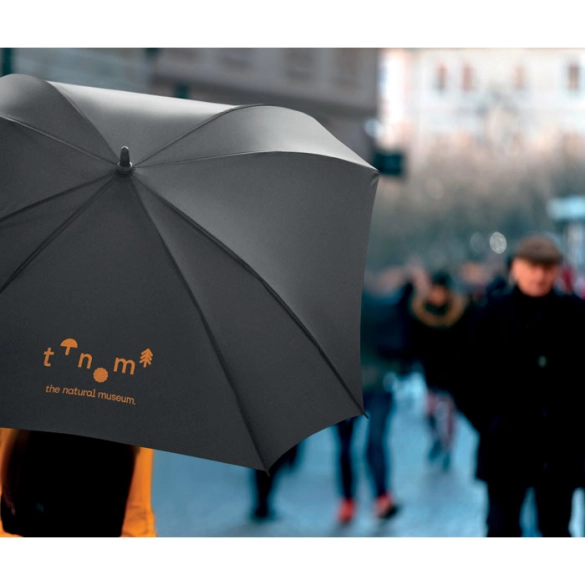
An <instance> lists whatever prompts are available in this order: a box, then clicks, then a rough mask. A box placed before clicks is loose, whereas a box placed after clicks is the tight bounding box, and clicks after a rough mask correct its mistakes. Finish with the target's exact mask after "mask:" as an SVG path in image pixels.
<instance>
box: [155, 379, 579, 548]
mask: <svg viewBox="0 0 585 585" xmlns="http://www.w3.org/2000/svg"><path fill="white" fill-rule="evenodd" d="M423 399H424V386H423V385H422V381H421V379H420V378H418V377H416V376H415V377H413V378H412V379H411V380H410V381H409V383H408V384H406V385H404V387H402V388H401V389H400V391H399V392H398V395H397V400H396V403H397V404H396V409H395V411H394V413H393V415H392V419H391V429H390V434H389V444H390V449H391V453H392V465H393V472H392V481H393V485H394V491H395V494H396V497H397V499H398V500H399V501H400V503H401V504H402V505H403V510H402V512H401V513H400V514H399V515H397V516H396V517H395V518H393V519H391V520H387V521H379V520H377V519H375V518H374V517H373V513H372V506H373V497H372V492H371V486H370V483H369V478H368V477H367V476H366V475H365V468H364V463H363V456H362V454H363V451H364V449H363V446H364V439H365V430H366V424H367V423H366V421H365V420H364V419H362V420H360V424H359V426H358V429H357V436H356V449H355V454H356V455H357V457H356V461H357V462H358V463H359V480H358V513H357V516H356V519H355V520H354V522H353V523H351V524H350V525H349V526H347V527H340V526H338V525H337V523H336V522H335V514H336V510H337V505H338V494H337V484H336V475H335V473H336V469H335V453H336V444H335V436H334V433H333V430H332V429H326V430H324V431H322V432H320V433H318V434H316V435H314V436H312V437H310V438H309V439H307V440H306V441H305V442H304V443H303V444H302V451H301V453H300V460H299V465H298V467H297V468H296V469H294V470H286V471H283V473H282V474H281V475H280V476H279V477H278V478H277V482H278V483H277V486H276V490H275V496H274V507H275V508H276V512H277V518H276V519H274V520H271V521H265V522H262V523H257V522H252V521H250V519H249V513H250V508H251V505H252V472H251V471H250V470H248V469H244V468H240V467H236V466H231V465H226V464H221V463H216V462H213V461H205V460H202V459H196V458H192V457H186V456H182V455H175V454H170V453H164V452H157V453H156V459H155V474H154V485H153V505H154V508H155V513H156V516H157V530H158V533H159V536H161V537H164V536H170V537H172V536H205V537H211V536H269V537H276V536H313V537H316V536H402V537H425V536H428V537H446V536H462V537H475V536H482V535H483V533H484V526H483V517H484V506H485V502H484V497H485V496H484V488H483V484H481V483H479V482H477V481H475V480H474V479H473V465H474V455H475V446H476V436H475V433H474V431H473V430H472V429H471V428H470V427H469V426H468V425H467V424H466V421H465V420H464V419H460V420H459V425H458V429H457V440H456V446H455V450H454V455H453V462H452V467H451V470H450V471H449V472H443V471H442V470H441V469H439V468H436V467H432V466H430V465H429V464H428V463H427V461H426V459H425V456H426V452H427V450H428V436H427V429H426V427H425V421H424V418H423V405H424V401H423ZM582 499H583V494H582V493H581V492H577V494H576V496H575V511H574V515H573V522H572V530H573V534H574V535H575V536H582V527H583V524H584V521H583V518H582V517H583V505H582ZM524 524H525V526H526V528H527V530H528V531H529V533H530V534H533V533H534V532H533V531H534V518H533V514H532V513H531V508H530V505H528V504H527V505H526V507H525V514H524Z"/></svg>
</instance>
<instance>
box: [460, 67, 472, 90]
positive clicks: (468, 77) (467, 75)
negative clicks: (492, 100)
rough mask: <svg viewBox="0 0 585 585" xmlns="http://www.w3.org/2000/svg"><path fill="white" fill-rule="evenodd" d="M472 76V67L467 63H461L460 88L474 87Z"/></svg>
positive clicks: (468, 88) (470, 88)
mask: <svg viewBox="0 0 585 585" xmlns="http://www.w3.org/2000/svg"><path fill="white" fill-rule="evenodd" d="M474 82H475V79H474V76H473V68H472V67H471V65H469V64H467V63H466V64H465V65H463V71H462V76H461V89H462V90H463V91H472V90H473V89H474Z"/></svg>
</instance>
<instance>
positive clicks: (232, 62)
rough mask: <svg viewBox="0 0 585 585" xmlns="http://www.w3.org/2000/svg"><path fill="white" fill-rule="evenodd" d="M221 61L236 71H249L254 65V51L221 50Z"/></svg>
mask: <svg viewBox="0 0 585 585" xmlns="http://www.w3.org/2000/svg"><path fill="white" fill-rule="evenodd" d="M219 51H220V56H221V60H222V61H223V62H224V63H225V64H226V65H227V66H228V67H233V68H235V69H247V68H248V67H250V66H251V65H252V61H253V59H254V49H219Z"/></svg>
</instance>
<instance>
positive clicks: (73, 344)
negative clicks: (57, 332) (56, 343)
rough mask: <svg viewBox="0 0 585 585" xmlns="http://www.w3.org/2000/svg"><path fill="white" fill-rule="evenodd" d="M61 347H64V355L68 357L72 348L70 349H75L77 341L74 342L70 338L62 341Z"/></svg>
mask: <svg viewBox="0 0 585 585" xmlns="http://www.w3.org/2000/svg"><path fill="white" fill-rule="evenodd" d="M61 347H64V348H66V349H65V355H69V352H70V351H71V348H72V347H74V348H76V347H77V341H75V339H71V338H69V339H64V340H63V341H62V342H61Z"/></svg>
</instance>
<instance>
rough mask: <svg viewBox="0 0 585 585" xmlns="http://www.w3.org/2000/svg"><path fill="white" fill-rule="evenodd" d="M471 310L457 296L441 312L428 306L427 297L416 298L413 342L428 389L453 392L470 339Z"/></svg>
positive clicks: (411, 323)
mask: <svg viewBox="0 0 585 585" xmlns="http://www.w3.org/2000/svg"><path fill="white" fill-rule="evenodd" d="M470 310H471V309H470V305H469V304H468V302H467V300H466V299H465V298H464V297H463V296H460V295H457V294H454V295H453V297H452V300H451V302H450V303H449V304H448V305H446V306H444V307H441V308H438V307H433V306H432V305H429V304H427V303H426V301H425V298H424V296H421V295H415V296H414V297H413V299H412V301H411V303H410V318H409V329H410V338H411V340H412V347H413V352H414V355H415V356H416V358H417V359H418V361H419V362H420V364H421V365H422V367H423V371H424V375H425V380H426V384H427V386H428V387H429V388H436V389H441V390H446V391H451V390H452V388H453V386H454V384H455V381H456V377H457V371H458V368H459V364H460V360H461V351H462V350H463V344H464V343H465V340H466V337H467V332H468V327H469V319H470Z"/></svg>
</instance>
